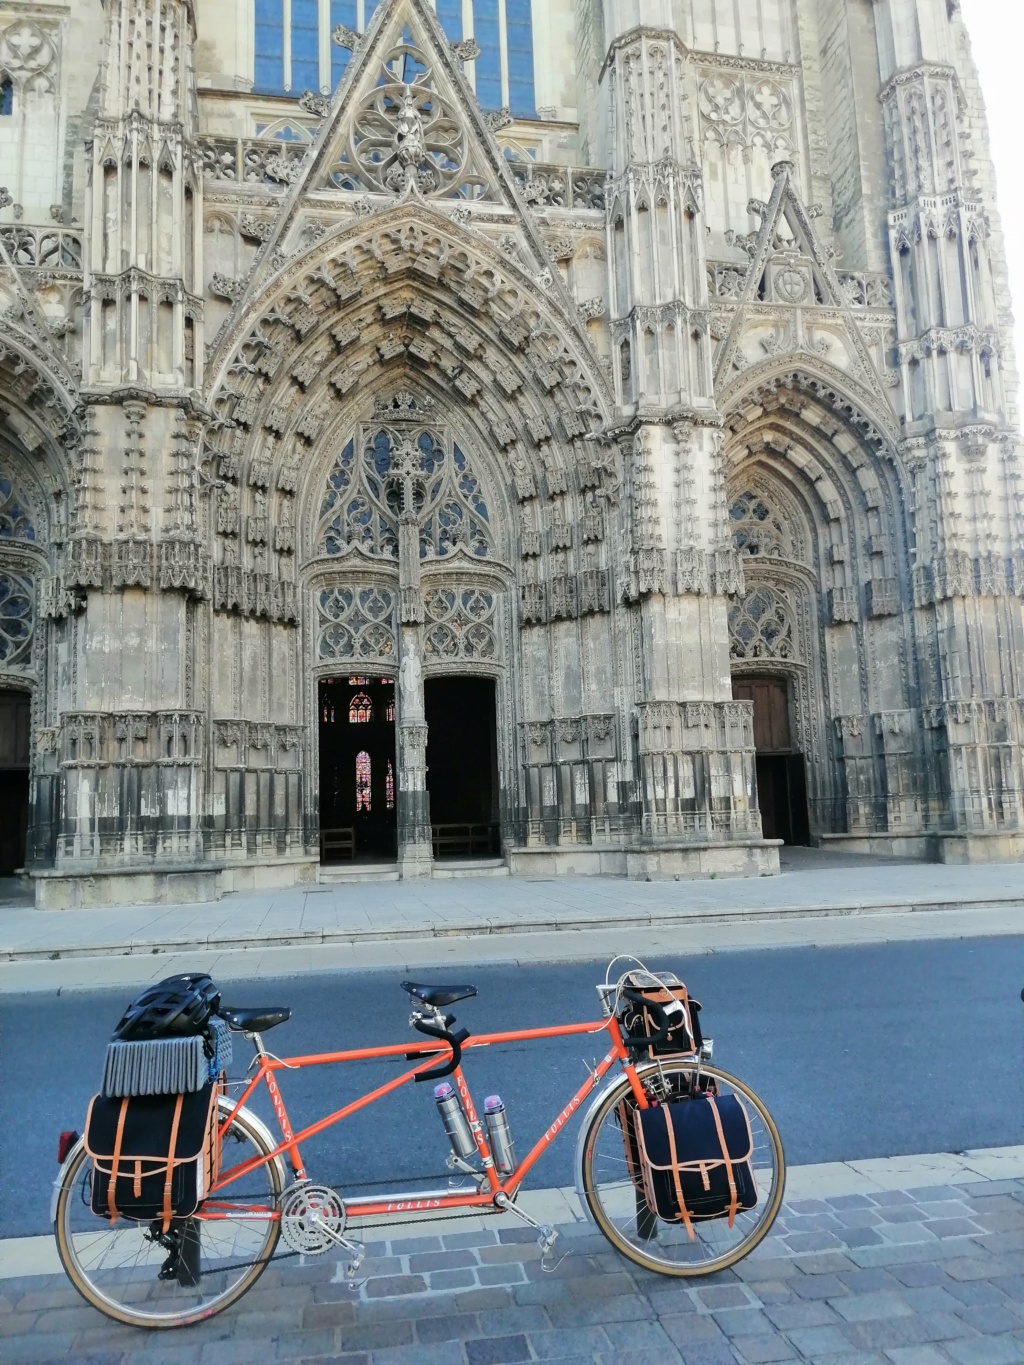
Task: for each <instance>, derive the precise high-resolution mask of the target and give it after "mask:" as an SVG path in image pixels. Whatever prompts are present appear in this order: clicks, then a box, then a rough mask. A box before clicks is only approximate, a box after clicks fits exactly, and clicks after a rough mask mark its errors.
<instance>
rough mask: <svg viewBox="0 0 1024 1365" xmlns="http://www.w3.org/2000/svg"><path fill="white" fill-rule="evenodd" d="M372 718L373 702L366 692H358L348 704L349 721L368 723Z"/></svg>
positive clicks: (356, 723) (353, 723)
mask: <svg viewBox="0 0 1024 1365" xmlns="http://www.w3.org/2000/svg"><path fill="white" fill-rule="evenodd" d="M371 720H373V702H372V701H371V700H370V698H369V697H368V696H367V695H366V693H365V692H357V693H356V694H355V696H354V697H353V698H352V700H351V701H350V702H349V704H348V723H349V725H366V724H368V723H369V722H370V721H371ZM367 762H369V760H367Z"/></svg>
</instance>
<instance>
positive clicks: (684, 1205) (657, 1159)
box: [631, 1093, 757, 1241]
mask: <svg viewBox="0 0 1024 1365" xmlns="http://www.w3.org/2000/svg"><path fill="white" fill-rule="evenodd" d="M631 1118H632V1122H633V1135H634V1139H635V1148H634V1150H635V1152H636V1160H637V1162H638V1164H639V1168H640V1176H641V1184H642V1188H643V1195H644V1199H645V1201H646V1203H647V1207H648V1209H649V1210H650V1211H651V1213H653V1214H655V1215H656V1216H657V1217H658V1218H662V1219H664V1220H665V1222H667V1223H683V1224H684V1226H685V1227H686V1230H687V1232H688V1233H689V1236H690V1240H691V1241H692V1240H693V1238H694V1235H695V1234H694V1231H693V1226H692V1225H693V1223H694V1222H696V1221H698V1220H701V1219H707V1218H728V1220H729V1226H730V1227H732V1225H733V1223H734V1222H735V1219H736V1215H737V1213H745V1212H747V1211H748V1210H750V1209H752V1208H754V1207H755V1206H756V1204H757V1184H756V1182H755V1179H754V1167H753V1160H752V1158H753V1138H752V1136H751V1132H750V1120H749V1119H748V1117H747V1111H746V1110H745V1109H744V1107H743V1105H742V1104H741V1103H740V1101H739V1100H738V1099H737V1098H736V1096H735V1095H709V1094H700V1093H697V1094H694V1095H691V1096H690V1097H689V1098H687V1099H678V1100H669V1101H668V1102H667V1103H665V1104H658V1105H652V1106H651V1108H649V1109H634V1110H633V1111H632V1114H631Z"/></svg>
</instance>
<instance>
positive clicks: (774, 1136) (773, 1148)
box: [580, 1060, 786, 1277]
mask: <svg viewBox="0 0 1024 1365" xmlns="http://www.w3.org/2000/svg"><path fill="white" fill-rule="evenodd" d="M637 1076H638V1077H639V1079H640V1082H641V1084H642V1086H643V1088H644V1091H645V1092H646V1094H647V1095H648V1097H649V1098H650V1099H652V1100H657V1101H659V1102H662V1101H665V1100H669V1099H671V1098H673V1097H676V1098H679V1097H682V1096H685V1095H691V1094H693V1093H695V1091H696V1090H697V1089H698V1088H701V1089H702V1088H704V1087H705V1085H707V1084H708V1083H712V1084H713V1086H714V1087H715V1089H717V1093H718V1094H719V1095H734V1096H735V1097H736V1099H738V1100H739V1101H740V1103H741V1104H742V1105H743V1107H744V1109H745V1110H746V1112H747V1116H748V1118H749V1120H750V1130H751V1136H752V1138H753V1154H752V1165H753V1168H754V1178H755V1182H756V1185H757V1195H758V1198H757V1203H756V1204H755V1206H754V1207H753V1208H752V1209H750V1210H749V1211H747V1212H742V1211H741V1212H738V1213H737V1214H736V1216H735V1219H734V1221H733V1224H732V1226H731V1227H730V1226H729V1222H728V1219H727V1218H709V1219H706V1220H696V1219H695V1220H694V1222H693V1225H692V1226H693V1234H694V1235H693V1238H692V1239H691V1238H690V1236H689V1234H688V1232H687V1229H686V1228H685V1227H684V1225H683V1224H682V1223H681V1222H680V1223H670V1222H665V1221H663V1220H662V1219H660V1218H657V1217H656V1216H655V1215H654V1214H653V1213H651V1211H650V1210H649V1209H648V1207H647V1203H646V1200H645V1198H644V1195H643V1192H642V1188H641V1187H640V1185H639V1184H638V1181H637V1180H636V1179H635V1175H636V1169H635V1164H634V1152H633V1150H631V1148H630V1147H629V1146H628V1145H627V1143H628V1134H627V1133H626V1132H625V1131H624V1130H623V1123H624V1122H625V1123H627V1124H628V1123H629V1121H630V1115H631V1112H632V1110H634V1109H635V1108H636V1099H635V1096H634V1094H633V1089H632V1087H631V1085H630V1083H629V1080H628V1078H627V1077H625V1076H623V1077H622V1078H621V1079H620V1080H619V1081H617V1082H616V1083H615V1084H614V1085H612V1086H610V1087H609V1088H608V1090H607V1091H606V1092H605V1094H604V1096H603V1097H602V1098H601V1099H600V1101H599V1102H598V1105H597V1107H596V1109H595V1110H594V1113H593V1117H592V1119H591V1121H590V1124H589V1126H588V1128H587V1130H586V1133H585V1135H584V1137H583V1140H582V1165H581V1170H580V1189H581V1190H582V1192H583V1197H584V1198H585V1200H586V1202H587V1207H588V1208H589V1210H590V1213H591V1215H592V1216H593V1218H594V1221H595V1222H596V1223H597V1225H598V1227H599V1228H600V1229H601V1231H602V1232H603V1233H604V1235H605V1236H606V1237H607V1238H608V1240H609V1241H610V1242H611V1244H612V1246H614V1247H615V1248H616V1250H617V1251H621V1252H622V1254H623V1256H626V1257H628V1258H629V1260H631V1261H633V1262H634V1263H635V1264H636V1265H639V1266H643V1267H644V1269H645V1270H654V1271H657V1272H659V1273H660V1274H662V1275H678V1276H684V1277H687V1276H697V1275H710V1274H711V1273H712V1272H713V1271H716V1270H725V1269H726V1268H727V1267H728V1266H731V1265H735V1263H736V1262H737V1261H739V1260H741V1259H742V1258H743V1257H744V1256H746V1255H747V1254H748V1252H751V1251H753V1249H754V1247H756V1246H757V1244H758V1242H760V1241H761V1239H762V1238H763V1237H765V1236H766V1235H767V1233H768V1230H769V1228H770V1227H771V1225H772V1223H773V1222H774V1221H775V1217H776V1214H777V1213H778V1211H779V1207H780V1205H781V1204H782V1194H783V1187H784V1184H785V1176H786V1163H785V1157H784V1156H783V1152H782V1141H781V1139H780V1138H779V1133H778V1129H777V1128H776V1127H775V1123H774V1121H773V1119H772V1116H771V1115H770V1114H769V1113H768V1110H767V1109H766V1108H765V1106H764V1104H763V1103H762V1102H761V1100H759V1099H758V1097H757V1096H756V1095H755V1094H754V1092H753V1091H752V1090H751V1089H750V1087H749V1086H746V1085H744V1084H743V1082H742V1081H738V1080H737V1079H736V1077H735V1076H730V1075H729V1074H728V1072H725V1071H720V1070H719V1069H718V1068H717V1067H714V1066H703V1065H702V1066H700V1067H699V1068H698V1065H697V1063H696V1062H695V1061H688V1060H678V1061H676V1060H673V1061H665V1062H650V1063H646V1064H644V1065H641V1066H638V1067H637ZM713 1093H714V1091H713Z"/></svg>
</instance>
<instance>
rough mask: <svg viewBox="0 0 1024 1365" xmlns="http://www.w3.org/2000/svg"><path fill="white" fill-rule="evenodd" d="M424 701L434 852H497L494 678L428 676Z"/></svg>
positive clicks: (473, 854)
mask: <svg viewBox="0 0 1024 1365" xmlns="http://www.w3.org/2000/svg"><path fill="white" fill-rule="evenodd" d="M423 701H424V710H425V713H426V721H427V791H428V792H429V794H430V832H431V840H432V843H433V850H434V857H435V858H493V857H496V856H497V855H498V854H499V853H500V852H501V837H500V831H499V823H498V731H497V716H496V710H495V687H494V679H493V678H465V677H463V678H428V679H427V680H426V682H425V683H424V685H423Z"/></svg>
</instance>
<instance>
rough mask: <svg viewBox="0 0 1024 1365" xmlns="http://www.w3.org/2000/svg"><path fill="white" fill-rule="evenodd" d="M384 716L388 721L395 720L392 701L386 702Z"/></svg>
mask: <svg viewBox="0 0 1024 1365" xmlns="http://www.w3.org/2000/svg"><path fill="white" fill-rule="evenodd" d="M385 714H386V717H387V719H388V720H394V718H395V703H394V702H393V701H389V702H388V709H387V712H386V713H385Z"/></svg>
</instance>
